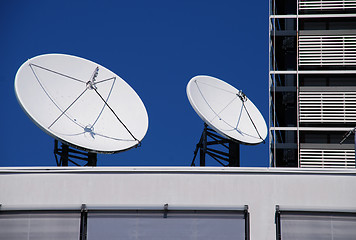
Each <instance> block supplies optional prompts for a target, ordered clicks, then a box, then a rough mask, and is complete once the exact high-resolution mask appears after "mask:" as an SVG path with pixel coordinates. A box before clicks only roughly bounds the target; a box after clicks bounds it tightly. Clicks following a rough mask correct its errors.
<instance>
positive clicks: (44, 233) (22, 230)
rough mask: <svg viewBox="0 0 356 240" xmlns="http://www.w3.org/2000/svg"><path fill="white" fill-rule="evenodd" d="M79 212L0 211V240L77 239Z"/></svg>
mask: <svg viewBox="0 0 356 240" xmlns="http://www.w3.org/2000/svg"><path fill="white" fill-rule="evenodd" d="M79 224H80V212H78V213H73V212H24V211H21V212H0V240H5V239H6V240H12V239H13V240H22V239H24V240H47V239H51V240H57V239H58V240H72V239H73V240H78V239H79V231H80V225H79Z"/></svg>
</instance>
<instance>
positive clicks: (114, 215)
mask: <svg viewBox="0 0 356 240" xmlns="http://www.w3.org/2000/svg"><path fill="white" fill-rule="evenodd" d="M87 229H88V233H87V237H88V240H94V239H98V240H101V239H105V240H111V239H140V240H146V239H147V240H148V239H154V240H166V239H170V240H174V239H177V240H178V239H179V240H181V239H184V240H189V239H194V240H200V239H204V240H207V239H219V240H225V239H226V240H227V239H236V240H240V239H241V240H242V239H245V219H244V213H243V211H241V212H239V213H236V212H199V211H169V212H168V214H166V215H165V214H163V213H162V212H152V211H151V212H147V211H146V212H144V211H131V212H128V211H127V212H90V211H89V212H88V220H87Z"/></svg>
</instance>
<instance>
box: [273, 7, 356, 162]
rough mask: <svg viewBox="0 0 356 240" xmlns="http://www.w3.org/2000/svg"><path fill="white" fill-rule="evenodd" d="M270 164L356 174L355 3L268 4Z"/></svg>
mask: <svg viewBox="0 0 356 240" xmlns="http://www.w3.org/2000/svg"><path fill="white" fill-rule="evenodd" d="M269 55H270V60H269V62H270V68H269V92H270V123H269V129H270V163H271V166H277V167H323V168H325V167H338V168H355V150H354V134H353V133H352V134H351V135H350V136H349V137H348V138H347V139H346V140H345V141H344V142H343V143H342V144H340V142H341V141H342V139H343V136H344V134H345V133H347V132H348V131H350V130H352V129H353V128H354V127H355V126H356V1H354V0H334V1H331V0H313V1H311V0H271V1H270V54H269Z"/></svg>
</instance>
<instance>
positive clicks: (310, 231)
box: [280, 212, 356, 240]
mask: <svg viewBox="0 0 356 240" xmlns="http://www.w3.org/2000/svg"><path fill="white" fill-rule="evenodd" d="M280 233H281V239H282V240H301V239H303V240H336V239H337V240H351V239H355V237H356V215H355V214H333V213H330V214H329V213H324V214H323V213H312V212H311V213H306V212H301V213H297V212H295V213H288V214H283V213H282V212H281V214H280Z"/></svg>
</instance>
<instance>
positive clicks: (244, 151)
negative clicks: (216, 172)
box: [0, 0, 268, 167]
mask: <svg viewBox="0 0 356 240" xmlns="http://www.w3.org/2000/svg"><path fill="white" fill-rule="evenodd" d="M0 29H1V37H0V53H1V57H0V66H1V71H0V83H1V86H2V87H1V95H0V100H1V101H0V104H1V108H2V114H1V118H0V125H1V127H2V131H1V133H2V134H1V138H0V151H1V157H0V166H55V159H54V155H53V145H54V143H53V142H54V141H53V139H52V138H51V137H50V136H48V135H47V134H46V133H44V132H42V130H41V129H39V128H38V127H37V126H36V125H35V124H33V123H32V121H31V120H30V119H29V118H28V117H27V116H26V114H25V113H24V112H23V111H22V109H21V107H20V105H19V104H18V102H17V100H16V97H15V93H14V87H13V85H14V79H15V75H16V72H17V69H18V68H19V67H20V66H21V64H22V63H23V62H25V61H26V60H27V59H29V58H32V57H34V56H37V55H41V54H46V53H64V54H71V55H75V56H79V57H83V58H86V59H89V60H91V61H94V62H96V63H99V64H100V65H102V66H104V67H106V68H108V69H110V70H112V71H113V72H115V73H116V74H117V75H119V76H120V77H121V78H123V79H124V80H125V81H126V82H127V83H128V84H130V85H131V86H132V88H133V89H134V90H135V91H136V92H137V93H138V94H139V96H140V97H141V99H142V101H143V102H144V104H145V106H146V109H147V112H148V116H149V128H148V132H147V134H146V136H145V138H144V139H143V141H142V146H141V147H139V148H135V149H131V150H129V151H126V152H122V153H118V154H110V155H107V154H105V155H103V154H100V155H98V165H99V166H189V165H190V163H191V161H192V158H193V151H194V149H195V145H196V143H197V142H198V140H199V138H200V135H201V132H202V130H203V121H202V120H201V119H200V118H199V117H198V115H197V114H196V113H195V112H194V110H193V108H192V107H191V106H190V104H189V101H188V99H187V96H186V91H185V88H186V84H187V83H188V81H189V80H190V79H191V78H192V77H194V76H196V75H210V76H214V77H217V78H220V79H222V80H224V81H226V82H228V83H230V84H231V85H233V86H235V87H236V88H238V89H241V90H243V91H244V93H245V94H246V95H247V96H248V97H249V98H250V100H252V101H253V102H254V104H255V105H256V106H257V107H258V108H259V109H260V111H261V113H262V115H263V116H264V118H265V120H266V122H267V124H268V1H267V0H265V1H257V2H256V1H236V0H234V1H233V0H221V1H210V0H199V1H198V0H179V1H170V0H165V1H164V0H162V1H156V0H151V1H144V0H137V1H120V0H118V1H106V0H101V1H67V0H63V1H48V0H47V1H36V0H34V1H16V0H14V1H1V3H0ZM266 140H267V141H266V143H265V144H260V145H257V146H245V145H242V146H241V166H251V167H253V166H262V167H264V166H268V136H267V139H266ZM208 164H209V163H208ZM209 165H217V164H215V163H213V162H211V163H210V164H209Z"/></svg>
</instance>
